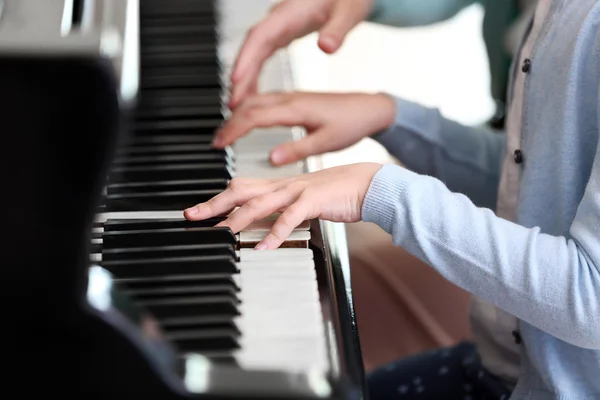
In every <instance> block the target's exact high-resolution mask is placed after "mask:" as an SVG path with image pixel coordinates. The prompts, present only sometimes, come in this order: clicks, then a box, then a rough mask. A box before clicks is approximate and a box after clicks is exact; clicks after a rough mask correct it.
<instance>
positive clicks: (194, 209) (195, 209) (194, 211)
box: [185, 207, 198, 215]
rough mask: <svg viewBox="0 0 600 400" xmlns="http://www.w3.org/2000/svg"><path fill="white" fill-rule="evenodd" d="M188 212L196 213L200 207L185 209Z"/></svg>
mask: <svg viewBox="0 0 600 400" xmlns="http://www.w3.org/2000/svg"><path fill="white" fill-rule="evenodd" d="M185 211H186V212H187V213H188V214H191V215H196V214H198V207H190V208H188V209H187V210H185Z"/></svg>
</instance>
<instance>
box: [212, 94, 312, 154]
mask: <svg viewBox="0 0 600 400" xmlns="http://www.w3.org/2000/svg"><path fill="white" fill-rule="evenodd" d="M304 120H305V117H304V115H303V114H302V113H299V112H298V111H296V110H295V109H293V108H292V107H288V106H287V105H285V104H280V105H275V106H272V107H255V108H251V109H249V110H248V111H244V112H239V113H237V114H235V113H234V115H232V117H231V118H230V119H229V121H227V123H226V124H225V125H224V126H223V127H222V128H221V129H220V131H219V132H218V133H217V136H216V137H215V140H214V141H213V145H214V146H215V147H219V148H221V147H225V146H229V145H231V144H232V143H234V142H235V141H236V140H237V139H239V138H240V137H242V136H244V135H246V134H247V133H248V132H250V131H251V130H252V129H254V128H267V127H272V126H277V125H280V126H296V125H303V122H304Z"/></svg>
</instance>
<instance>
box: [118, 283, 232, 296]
mask: <svg viewBox="0 0 600 400" xmlns="http://www.w3.org/2000/svg"><path fill="white" fill-rule="evenodd" d="M123 293H126V294H128V295H129V296H132V297H133V298H135V299H139V300H150V299H159V298H169V297H181V296H207V295H209V296H235V295H236V290H235V288H234V287H231V286H229V285H218V284H214V285H203V284H195V285H194V284H191V283H190V284H188V285H187V286H177V287H170V286H165V287H161V288H153V289H123Z"/></svg>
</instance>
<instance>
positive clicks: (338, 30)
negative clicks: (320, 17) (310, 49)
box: [318, 0, 365, 53]
mask: <svg viewBox="0 0 600 400" xmlns="http://www.w3.org/2000/svg"><path fill="white" fill-rule="evenodd" d="M363 1H364V0H338V1H336V3H335V5H334V7H333V10H332V12H331V17H330V18H329V20H328V21H327V22H326V23H325V25H323V28H321V30H320V32H319V41H318V45H319V47H320V48H321V50H323V51H324V52H325V53H334V52H336V51H337V50H338V49H339V48H340V47H341V45H342V43H343V42H344V38H345V37H346V35H347V34H348V32H350V30H351V29H352V28H354V27H355V26H356V25H357V24H358V23H359V22H360V21H362V19H363V18H364V14H365V11H364V8H365V7H364V5H363V3H362V2H363Z"/></svg>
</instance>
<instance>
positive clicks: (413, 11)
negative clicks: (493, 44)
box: [367, 0, 504, 27]
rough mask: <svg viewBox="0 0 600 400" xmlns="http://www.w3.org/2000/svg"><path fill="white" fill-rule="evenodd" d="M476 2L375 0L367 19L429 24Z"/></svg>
mask: <svg viewBox="0 0 600 400" xmlns="http://www.w3.org/2000/svg"><path fill="white" fill-rule="evenodd" d="M501 1H504V0H501ZM474 3H478V1H477V0H375V1H374V3H373V6H372V8H371V13H370V14H369V16H368V17H367V21H371V22H376V23H380V24H384V25H391V26H398V27H413V26H423V25H429V24H433V23H437V22H441V21H445V20H447V19H450V18H452V17H453V16H455V15H456V14H457V13H458V12H459V11H461V10H462V9H464V8H466V7H468V6H470V5H472V4H474Z"/></svg>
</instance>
